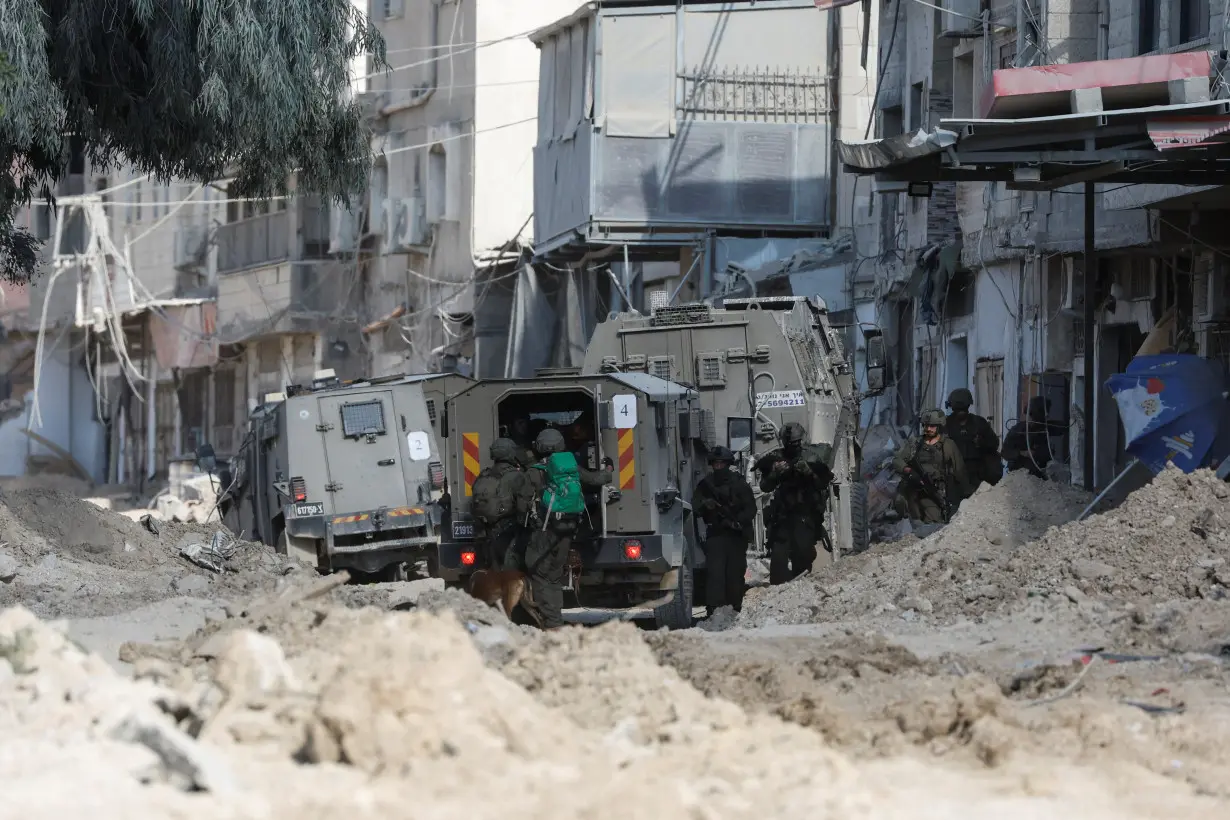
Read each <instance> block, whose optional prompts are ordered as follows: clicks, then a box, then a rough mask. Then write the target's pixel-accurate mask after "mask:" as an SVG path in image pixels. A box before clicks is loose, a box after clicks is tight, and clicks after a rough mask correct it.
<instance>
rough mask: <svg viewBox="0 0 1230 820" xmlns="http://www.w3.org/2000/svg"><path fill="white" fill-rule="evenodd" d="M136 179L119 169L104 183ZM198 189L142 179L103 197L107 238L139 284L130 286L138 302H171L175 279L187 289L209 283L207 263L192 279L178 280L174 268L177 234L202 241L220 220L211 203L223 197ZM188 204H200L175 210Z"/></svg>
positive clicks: (221, 212)
mask: <svg viewBox="0 0 1230 820" xmlns="http://www.w3.org/2000/svg"><path fill="white" fill-rule="evenodd" d="M137 176H139V175H138V174H136V173H134V172H133V171H132V170H131V169H124V171H123V172H122V173H120V174H115V175H113V176H111V177H108V178H107V184H108V185H109V186H115V185H119V184H122V183H125V182H130V181H132V180H133V179H135V178H136V177H137ZM199 188H200V185H199V183H188V182H172V183H167V184H164V183H159V182H155V181H153V180H149V179H146V180H143V181H140V182H135V183H134V184H131V185H127V186H126V187H124V188H122V189H120V190H118V191H116V192H115V193H113V194H110V195H108V196H107V200H106V201H108V202H110V203H113V206H112V207H108V208H107V209H106V211H107V214H108V215H109V217H110V220H109V222H110V230H111V239H112V241H113V242H115V244H116V246H117V247H118V248H119V250H120V251H124V250H125V249H127V251H128V253H129V258H130V261H131V263H132V272H133V275H134V276H135V278H136V279H137V280H138V281H139V282H140V285H141V286H136V287H135V290H136V291H137V293H136V296H137V300H138V301H141V300H142V299H147V298H149V297H150V296H152V297H154V298H158V299H167V298H171V297H174V296H175V295H176V288H177V285H178V284H180V282H181V280H182V282H183V284H184V285H186V286H189V287H191V286H192V285H193V284H199V285H208V284H210V282H211V281H212V277H211V275H210V274H209V266H208V260H206V264H205V265H203V266H202V267H201V269H200V272H199V275H197V276H190V275H187V274H184V275H182V276H181V274H180V273H179V272H178V271H177V270H176V268H175V262H176V245H177V243H179V242H180V241H181V239H180V237H181V235H185V234H191V235H196V236H201V237H208V235H209V232H210V231H211V230H213V228H214V227H215V226H216V225H217V224H219V223H221V222H222V221H224V220H225V216H226V206H225V205H224V204H220V203H219V204H211V203H215V202H216V201H219V200H223V199H225V197H226V195H225V194H224V193H223V192H221V191H217V190H215V189H213V188H204V189H201V190H198V189H199ZM189 201H191V202H200V203H201V204H199V205H195V204H193V205H182V206H180V205H176V203H179V202H189Z"/></svg>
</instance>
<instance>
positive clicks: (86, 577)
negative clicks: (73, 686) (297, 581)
mask: <svg viewBox="0 0 1230 820" xmlns="http://www.w3.org/2000/svg"><path fill="white" fill-rule="evenodd" d="M155 526H156V529H157V532H154V531H152V530H151V529H148V528H146V527H145V526H143V525H142V524H141V523H139V522H137V521H133V520H131V519H129V518H127V517H125V516H123V515H120V514H118V513H114V512H111V511H109V510H104V509H102V508H101V507H98V506H95V505H94V504H91V503H90V502H88V501H84V500H82V499H80V498H76V497H74V496H72V495H70V494H68V493H65V492H62V491H60V490H57V489H55V488H52V487H37V486H34V487H26V488H24V489H19V490H14V491H8V492H5V493H3V495H0V606H11V605H14V604H21V605H23V606H26V607H28V608H29V609H30V610H31V611H33V612H34V613H35V614H37V615H39V616H40V617H48V618H60V617H70V618H76V617H92V616H101V615H109V614H114V613H117V612H122V611H124V610H127V609H133V608H136V607H138V606H141V605H143V604H146V603H150V602H153V601H158V600H162V599H165V598H169V597H173V596H198V597H218V596H219V595H225V596H231V595H238V596H242V595H246V594H248V593H250V592H252V591H254V590H256V589H259V588H261V587H263V586H266V585H268V584H269V583H271V581H272V579H274V578H277V577H280V576H281V575H282V574H284V573H285V572H286V571H287V570H288V566H289V565H288V564H287V562H286V561H284V560H283V559H282V558H281V557H279V556H277V555H276V554H274V552H273V550H271V549H269V548H267V547H265V546H264V545H261V544H254V543H251V542H246V541H239V542H234V543H233V547H234V549H233V550H232V551H231V554H229V556H228V557H227V558H226V560H225V562H224V567H223V571H222V572H221V573H215V572H211V571H209V570H208V569H205V568H202V567H200V566H198V565H196V564H194V563H193V562H191V561H189V560H188V559H186V558H185V557H184V556H183V555H182V554H181V551H182V550H183V548H184V547H186V546H188V545H190V544H194V543H196V544H204V545H208V544H209V543H210V542H211V539H212V537H213V535H214V533H215V532H216V530H215V529H212V528H208V527H203V526H199V525H187V524H178V523H174V522H165V521H161V522H157V523H156V525H155ZM227 540H228V543H230V542H231V540H232V539H230V538H229V536H228V539H227Z"/></svg>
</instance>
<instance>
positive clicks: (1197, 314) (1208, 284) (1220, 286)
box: [1192, 260, 1230, 324]
mask: <svg viewBox="0 0 1230 820" xmlns="http://www.w3.org/2000/svg"><path fill="white" fill-rule="evenodd" d="M1227 274H1230V271H1227V270H1226V266H1224V265H1222V264H1217V265H1213V264H1211V263H1210V262H1209V261H1208V260H1205V264H1203V265H1198V266H1197V267H1196V270H1195V271H1193V273H1192V318H1193V319H1195V320H1196V321H1197V322H1199V323H1202V324H1207V323H1209V322H1223V321H1226V320H1228V319H1230V306H1227V304H1226V297H1227V292H1226V291H1227V288H1226V276H1227Z"/></svg>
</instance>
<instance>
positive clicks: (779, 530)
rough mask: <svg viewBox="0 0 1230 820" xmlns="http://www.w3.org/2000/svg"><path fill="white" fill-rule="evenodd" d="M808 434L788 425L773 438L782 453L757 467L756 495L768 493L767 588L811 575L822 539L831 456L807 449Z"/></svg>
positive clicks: (819, 447) (818, 448)
mask: <svg viewBox="0 0 1230 820" xmlns="http://www.w3.org/2000/svg"><path fill="white" fill-rule="evenodd" d="M806 438H807V432H806V431H805V430H804V429H803V425H801V424H799V423H798V422H793V421H792V422H790V423H789V424H787V425H786V426H784V427H782V429H781V431H780V432H779V433H778V434H777V440H778V442H780V444H781V449H780V450H777V451H775V452H773V453H770V454H769V455H768V456H766V457H765V458H762V459H761V460H760V461H759V462H758V463H757V469H758V470H760V474H761V478H760V490H761V492H765V493H772V494H773V499H772V501H771V502H770V503H769V507H768V508H767V509H766V510H765V525H766V527H767V528H768V542H769V583H770V584H784V583H787V582H788V581H792V580H794V579H795V578H797V577H799V576H800V575H802V574H803V573H804V572H807V571H808V570H810V569H811V565H812V564H813V563H815V561H816V541H818V540H820V539H821V538H824V540H825V542H826V544H825V548H826V549H830V547H829V546H828V544H827V541H828V538H827V536H826V535H825V533H824V511H825V508H826V506H827V504H828V492H829V485H830V484H831V483H832V482H833V470H832V467H831V466H830V465H831V462H832V453H833V450H832V448H831V447H829V446H828V445H824V444H820V445H814V444H806V443H805V442H806Z"/></svg>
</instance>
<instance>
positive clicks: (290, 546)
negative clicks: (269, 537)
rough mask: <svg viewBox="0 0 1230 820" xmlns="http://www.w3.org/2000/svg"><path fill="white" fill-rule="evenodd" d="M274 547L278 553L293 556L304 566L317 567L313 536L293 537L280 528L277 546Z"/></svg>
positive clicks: (288, 556)
mask: <svg viewBox="0 0 1230 820" xmlns="http://www.w3.org/2000/svg"><path fill="white" fill-rule="evenodd" d="M276 549H277V551H278V554H280V555H285V556H286V557H287V558H293V559H295V560H296V561H298V562H299V563H301V564H304V565H305V566H309V567H311V568H312V569H317V563H316V560H317V559H316V539H314V538H295V537H294V536H293V535H290V534H289V533H288V532H286V530H282V533H281V534H280V535H279V536H278V546H277V548H276Z"/></svg>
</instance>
